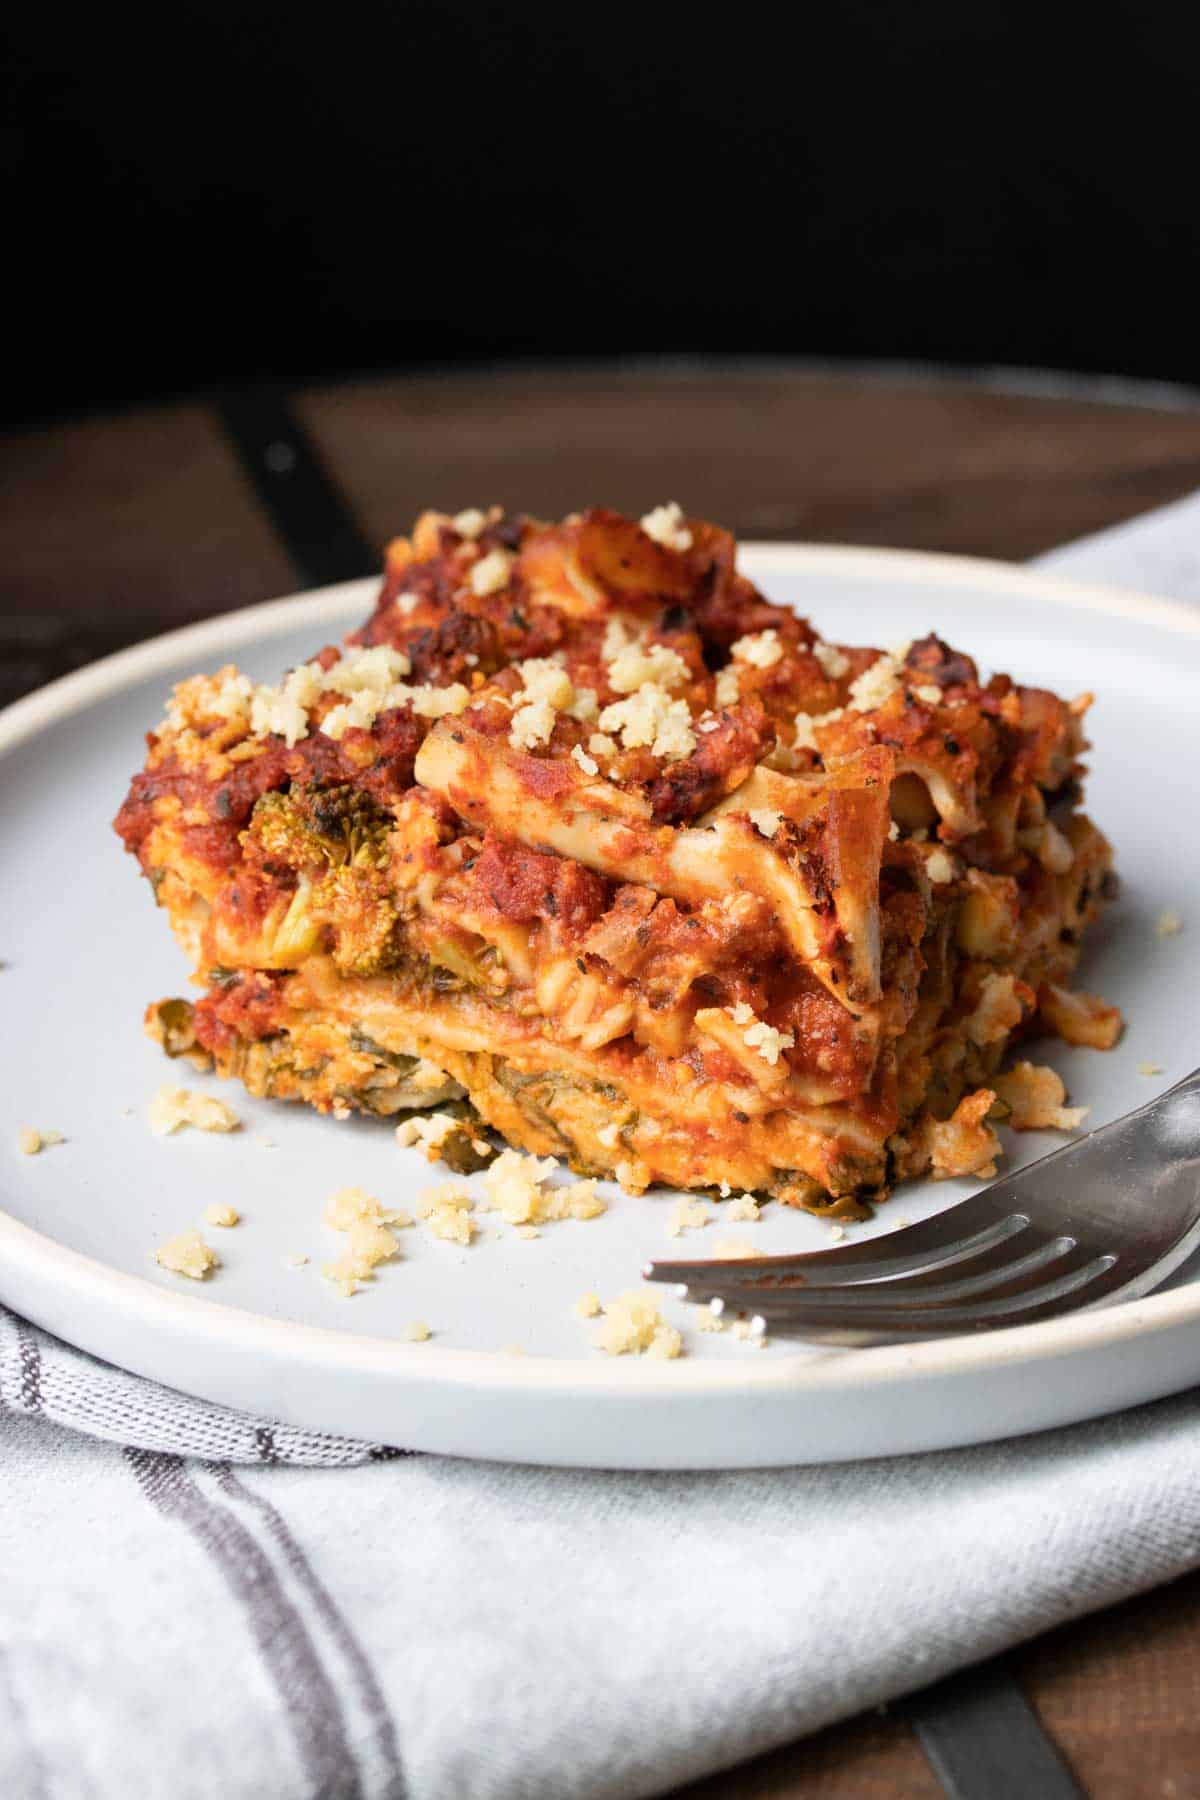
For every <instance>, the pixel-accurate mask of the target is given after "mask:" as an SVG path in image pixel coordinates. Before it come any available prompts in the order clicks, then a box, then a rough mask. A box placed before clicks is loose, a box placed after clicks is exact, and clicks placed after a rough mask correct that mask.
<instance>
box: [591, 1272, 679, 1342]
mask: <svg viewBox="0 0 1200 1800" xmlns="http://www.w3.org/2000/svg"><path fill="white" fill-rule="evenodd" d="M602 1310H603V1314H604V1322H603V1324H602V1325H601V1327H600V1329H599V1331H598V1332H597V1333H596V1347H597V1349H599V1350H604V1351H606V1352H607V1354H608V1355H609V1356H653V1357H660V1358H663V1359H664V1360H669V1359H671V1358H673V1357H676V1356H679V1355H680V1354H681V1353H682V1351H683V1339H682V1337H681V1336H680V1334H679V1332H678V1331H676V1329H675V1327H674V1326H673V1325H668V1324H667V1323H666V1321H665V1320H664V1319H663V1317H662V1314H661V1313H660V1312H659V1310H658V1296H657V1295H656V1294H652V1293H650V1292H648V1291H647V1290H646V1289H642V1288H627V1289H626V1291H625V1292H624V1293H623V1294H619V1295H618V1296H617V1298H616V1299H615V1300H609V1301H606V1302H605V1303H604V1306H603V1308H602Z"/></svg>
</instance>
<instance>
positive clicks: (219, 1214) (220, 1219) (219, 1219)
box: [204, 1200, 242, 1229]
mask: <svg viewBox="0 0 1200 1800" xmlns="http://www.w3.org/2000/svg"><path fill="white" fill-rule="evenodd" d="M241 1216H242V1215H241V1213H240V1212H239V1211H238V1209H237V1207H236V1206H230V1204H229V1202H228V1201H226V1200H218V1201H216V1202H215V1203H214V1204H213V1205H212V1206H206V1207H205V1209H204V1223H205V1224H206V1225H221V1226H224V1227H225V1228H226V1229H227V1228H228V1227H229V1226H231V1225H236V1224H237V1223H238V1222H239V1220H240V1219H241Z"/></svg>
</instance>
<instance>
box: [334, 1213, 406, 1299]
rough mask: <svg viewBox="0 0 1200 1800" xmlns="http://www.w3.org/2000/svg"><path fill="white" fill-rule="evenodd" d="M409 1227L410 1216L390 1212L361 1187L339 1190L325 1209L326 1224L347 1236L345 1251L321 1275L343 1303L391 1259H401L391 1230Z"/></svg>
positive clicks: (396, 1241) (397, 1243)
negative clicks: (330, 1282) (393, 1226)
mask: <svg viewBox="0 0 1200 1800" xmlns="http://www.w3.org/2000/svg"><path fill="white" fill-rule="evenodd" d="M402 1221H403V1222H404V1223H409V1220H408V1215H407V1214H399V1213H395V1212H389V1211H388V1210H387V1209H386V1208H385V1207H384V1206H383V1204H382V1203H381V1202H380V1201H379V1200H377V1199H376V1198H375V1196H374V1195H373V1194H368V1193H367V1192H366V1190H365V1189H363V1188H360V1187H345V1188H339V1189H338V1191H337V1193H336V1194H334V1195H333V1196H332V1197H331V1199H330V1200H329V1202H328V1204H327V1206H326V1208H325V1223H326V1225H328V1226H329V1227H330V1229H331V1230H333V1231H341V1232H344V1233H345V1235H346V1240H347V1242H346V1249H345V1251H344V1252H343V1254H342V1255H341V1256H339V1257H338V1258H337V1259H336V1261H334V1262H329V1263H325V1264H324V1265H323V1266H322V1269H321V1273H322V1275H323V1276H324V1277H325V1279H326V1281H332V1283H333V1285H334V1286H335V1287H336V1288H337V1289H338V1290H339V1292H340V1293H341V1295H342V1297H343V1299H346V1300H348V1299H350V1297H351V1296H352V1295H353V1294H357V1292H358V1290H359V1288H360V1287H361V1286H362V1284H363V1283H364V1281H369V1280H370V1278H371V1274H372V1271H373V1270H374V1269H375V1267H376V1265H377V1264H378V1263H381V1262H387V1260H388V1259H389V1257H393V1256H398V1255H399V1253H400V1244H399V1241H398V1239H397V1238H396V1236H395V1234H394V1232H392V1231H390V1230H389V1229H388V1227H389V1226H392V1225H399V1224H400V1223H401V1222H402Z"/></svg>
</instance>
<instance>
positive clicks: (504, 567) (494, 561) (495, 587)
mask: <svg viewBox="0 0 1200 1800" xmlns="http://www.w3.org/2000/svg"><path fill="white" fill-rule="evenodd" d="M511 568H512V557H511V556H510V555H509V553H508V551H507V550H501V549H500V548H499V546H497V548H496V549H495V550H489V551H488V553H487V555H486V556H481V557H480V559H479V561H478V562H477V563H473V564H472V566H471V573H470V575H469V576H468V577H467V580H468V582H469V584H470V588H471V592H472V593H473V594H475V595H476V596H477V597H478V598H479V599H481V600H482V599H485V598H486V597H487V595H489V594H498V593H499V592H500V589H501V588H504V587H507V586H508V577H509V572H510V570H511Z"/></svg>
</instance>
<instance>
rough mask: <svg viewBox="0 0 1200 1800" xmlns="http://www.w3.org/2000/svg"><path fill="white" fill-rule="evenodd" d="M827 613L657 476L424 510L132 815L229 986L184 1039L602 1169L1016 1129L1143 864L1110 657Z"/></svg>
mask: <svg viewBox="0 0 1200 1800" xmlns="http://www.w3.org/2000/svg"><path fill="white" fill-rule="evenodd" d="M823 623H824V625H825V628H826V629H827V630H829V631H830V636H829V637H827V638H826V637H822V636H820V635H818V633H817V631H816V630H815V629H814V628H813V627H812V626H811V625H809V624H808V623H807V622H806V621H804V620H803V619H800V618H797V617H796V616H795V615H794V614H793V613H792V612H791V611H789V610H787V609H785V608H783V607H780V606H776V605H772V604H770V603H769V602H768V601H767V600H765V599H764V598H763V597H762V596H761V595H760V594H759V593H758V592H757V591H756V590H755V588H754V587H753V586H752V585H751V584H750V582H749V581H747V580H746V579H745V578H744V577H743V576H742V575H740V574H739V573H738V572H737V569H736V567H735V557H734V543H733V540H732V538H731V537H730V536H729V535H728V534H727V533H726V532H724V531H721V530H719V529H717V528H716V527H715V526H713V525H709V524H706V523H704V522H702V521H700V520H698V519H691V518H685V517H684V516H683V515H682V514H681V513H680V512H679V509H678V508H676V507H661V508H658V509H657V510H656V511H655V512H653V513H651V514H648V515H647V516H646V517H645V518H644V519H642V520H641V521H640V522H638V521H635V520H630V519H626V518H623V517H621V516H619V515H617V514H615V513H611V512H607V511H603V510H594V511H591V512H587V513H584V514H581V515H574V516H572V517H570V518H568V519H566V520H565V521H564V522H563V523H562V524H560V525H546V524H542V523H539V522H537V521H534V520H532V519H528V518H523V517H513V516H509V515H504V514H501V513H500V512H499V511H498V510H497V509H493V510H492V511H491V512H488V513H486V514H485V513H482V512H471V513H464V514H460V515H459V516H458V517H457V518H450V517H447V516H444V515H441V514H437V513H427V514H425V515H424V516H423V517H422V518H421V519H420V520H419V521H418V523H417V526H416V528H415V530H414V532H413V535H412V537H411V539H403V538H402V539H398V540H397V541H396V542H394V543H393V544H392V545H391V546H390V548H389V551H388V556H387V567H386V573H385V577H384V580H383V583H382V587H381V590H380V593H379V596H378V600H377V603H376V605H375V608H374V611H373V612H372V614H371V616H370V618H369V619H368V620H367V622H366V624H365V625H364V626H363V627H362V628H361V629H360V630H359V631H357V632H356V633H355V634H354V635H353V636H351V637H350V638H349V639H348V640H347V641H346V642H345V643H344V644H342V645H339V646H331V647H328V648H326V649H324V650H322V651H321V652H320V653H319V654H318V655H317V656H315V657H314V658H313V659H312V661H310V662H309V663H307V664H304V665H302V666H301V667H299V668H297V669H294V670H292V671H290V672H289V673H288V674H287V675H286V676H285V677H284V679H283V680H282V681H281V682H280V683H279V684H278V686H269V687H262V686H259V687H255V686H254V685H253V684H252V683H251V682H250V681H249V680H248V679H247V678H246V677H245V676H243V675H241V674H239V673H238V672H237V670H236V669H234V668H232V667H228V668H224V669H222V670H220V671H218V673H217V674H215V675H211V676H199V677H197V678H195V679H193V680H190V681H186V682H184V683H182V684H181V685H180V686H179V687H178V688H177V689H176V690H175V693H174V696H173V698H172V700H171V702H170V706H169V709H168V712H167V717H166V719H165V721H164V722H163V723H162V724H161V725H160V726H159V728H158V729H157V730H156V731H154V732H152V733H150V734H149V737H148V745H149V754H148V757H147V761H146V766H145V769H144V770H143V772H142V773H141V774H139V775H137V776H136V777H135V778H134V781H133V784H132V787H131V789H130V792H129V796H128V798H127V800H126V802H125V804H124V806H123V807H122V808H121V811H120V814H119V815H118V818H117V821H116V823H117V830H118V831H119V832H120V834H121V836H122V837H123V839H124V841H125V843H126V845H127V846H128V848H129V849H130V850H131V851H133V852H135V853H136V855H137V856H138V858H139V860H140V862H141V865H142V868H143V870H144V871H145V873H146V875H147V876H148V877H149V879H150V881H151V883H152V885H153V889H154V893H155V897H156V899H157V902H158V904H159V905H160V906H161V907H163V908H164V909H165V910H166V912H167V914H168V917H169V919H170V922H171V925H172V928H173V930H174V932H175V934H176V936H177V938H178V939H179V941H180V943H181V944H182V945H183V947H184V949H185V950H186V952H187V954H188V956H189V957H190V958H191V960H192V962H193V965H194V968H195V977H194V979H195V980H196V982H197V983H198V984H199V985H200V987H202V988H203V989H204V990H205V992H204V994H203V997H202V998H200V999H199V1000H198V1001H197V1002H196V1003H195V1004H194V1006H193V1005H191V1004H188V1003H184V1002H178V1001H175V1002H169V1003H162V1004H159V1005H157V1006H156V1007H155V1008H153V1009H152V1013H151V1017H152V1019H153V1020H154V1021H155V1029H156V1032H157V1034H158V1035H159V1036H160V1037H161V1038H162V1039H163V1041H164V1043H165V1045H166V1047H167V1048H168V1049H172V1050H180V1049H186V1050H188V1051H190V1052H193V1053H195V1052H196V1051H200V1052H202V1053H206V1054H207V1055H209V1056H211V1058H212V1059H213V1061H214V1062H215V1065H216V1067H217V1069H218V1070H219V1071H220V1072H221V1073H222V1074H224V1075H228V1076H233V1077H237V1078H238V1079H240V1080H241V1081H243V1082H244V1083H245V1085H246V1086H247V1087H248V1088H249V1089H250V1091H251V1092H252V1093H254V1094H257V1095H269V1096H274V1097H277V1098H280V1099H299V1100H305V1101H307V1102H308V1103H309V1104H311V1105H313V1106H315V1107H317V1108H318V1109H319V1110H320V1111H322V1112H332V1113H334V1114H336V1115H339V1116H344V1115H345V1114H346V1113H347V1112H348V1111H350V1110H352V1109H357V1110H361V1111H366V1112H370V1113H375V1114H378V1115H382V1116H385V1117H389V1116H393V1115H397V1114H401V1113H406V1112H410V1111H413V1110H425V1111H427V1110H429V1109H430V1108H440V1109H441V1110H442V1111H443V1112H444V1111H445V1110H446V1109H447V1107H449V1109H450V1110H451V1112H452V1113H454V1114H455V1115H456V1116H457V1117H459V1118H460V1119H461V1120H462V1121H463V1134H462V1135H463V1138H464V1141H465V1142H467V1143H469V1144H473V1145H474V1150H473V1152H471V1154H477V1155H478V1156H480V1157H482V1156H484V1154H485V1153H486V1150H487V1145H488V1142H489V1141H490V1140H489V1139H488V1137H487V1136H486V1134H485V1131H484V1128H485V1127H488V1128H491V1130H492V1131H493V1132H495V1133H497V1134H499V1136H500V1137H502V1138H503V1139H505V1140H507V1141H508V1143H510V1144H512V1145H515V1146H517V1147H519V1148H521V1149H523V1150H527V1151H531V1152H536V1153H537V1154H539V1155H546V1154H550V1155H557V1156H561V1157H563V1158H565V1159H566V1160H567V1161H568V1162H569V1164H570V1165H571V1167H572V1168H574V1169H576V1170H577V1171H579V1172H581V1173H586V1174H605V1175H609V1174H615V1175H616V1176H617V1177H618V1179H619V1180H620V1181H621V1182H622V1183H623V1184H624V1185H625V1186H626V1187H627V1188H629V1189H632V1190H639V1189H642V1188H644V1187H646V1186H648V1185H649V1184H651V1183H666V1184H669V1185H671V1186H673V1187H684V1188H697V1187H700V1188H720V1187H721V1186H722V1184H728V1187H730V1188H737V1189H746V1190H756V1191H759V1192H766V1193H771V1194H774V1195H776V1196H778V1197H779V1198H781V1199H783V1200H785V1201H790V1202H792V1203H795V1204H800V1205H807V1206H817V1207H828V1206H832V1205H835V1204H838V1203H841V1204H842V1206H843V1207H849V1206H852V1205H853V1204H854V1203H855V1202H856V1201H860V1200H861V1199H863V1198H865V1197H873V1198H878V1197H881V1196H882V1195H883V1194H885V1193H886V1192H887V1191H888V1190H889V1188H890V1187H891V1185H892V1184H893V1183H894V1182H895V1181H896V1180H897V1179H899V1178H901V1177H904V1176H909V1175H914V1174H918V1173H921V1172H923V1171H925V1170H927V1169H928V1168H929V1167H930V1166H931V1164H932V1166H933V1168H934V1171H935V1172H963V1171H965V1170H966V1169H967V1168H969V1167H982V1166H986V1164H987V1161H988V1156H989V1154H990V1151H991V1150H992V1149H994V1146H995V1139H994V1137H993V1136H992V1134H991V1131H990V1127H989V1126H988V1124H987V1115H989V1114H991V1115H992V1116H993V1117H994V1116H995V1115H996V1112H997V1111H998V1110H999V1108H998V1107H997V1106H996V1105H994V1104H993V1099H994V1095H993V1092H992V1091H991V1090H989V1089H988V1088H987V1082H988V1078H989V1076H990V1075H991V1074H992V1073H993V1071H995V1070H996V1068H997V1066H998V1064H999V1062H1000V1059H1001V1057H1002V1056H1003V1054H1004V1052H1005V1050H1006V1048H1007V1047H1008V1045H1009V1043H1010V1042H1011V1041H1012V1039H1013V1038H1014V1037H1016V1036H1018V1035H1020V1034H1022V1033H1025V1032H1027V1031H1029V1030H1030V1029H1031V1028H1032V1027H1033V1026H1034V1025H1035V1023H1040V1025H1041V1026H1042V1027H1043V1028H1044V1027H1046V1026H1049V1027H1050V1028H1051V1029H1054V1030H1059V1031H1061V1032H1063V1033H1065V1034H1066V1035H1068V1036H1071V1037H1072V1038H1073V1039H1074V1040H1075V1041H1077V1042H1089V1043H1094V1044H1096V1045H1098V1046H1103V1045H1105V1044H1107V1043H1111V1042H1112V1040H1113V1038H1114V1036H1115V1033H1116V1030H1117V1027H1118V1021H1117V1018H1116V1015H1115V1013H1113V1012H1112V1010H1111V1009H1109V1008H1105V1007H1104V1006H1103V1005H1102V1004H1101V1003H1100V1002H1098V1001H1095V1000H1092V999H1090V998H1089V997H1087V996H1086V995H1084V996H1079V995H1073V994H1071V993H1070V991H1069V990H1068V987H1067V983H1068V980H1069V978H1070V976H1071V973H1072V970H1073V969H1074V966H1075V963H1076V959H1077V957H1078V955H1079V945H1080V940H1081V937H1082V934H1083V932H1084V930H1085V928H1086V927H1087V926H1088V924H1089V923H1090V922H1091V921H1092V919H1093V918H1094V917H1095V915H1096V912H1097V909H1098V906H1099V904H1100V902H1101V900H1102V899H1103V898H1104V897H1105V896H1106V895H1107V894H1108V893H1109V892H1110V891H1111V887H1112V876H1111V874H1110V872H1109V865H1110V852H1109V847H1108V845H1107V843H1106V842H1105V840H1104V838H1103V837H1102V836H1101V834H1100V833H1099V831H1097V829H1096V828H1095V827H1094V826H1093V825H1092V824H1091V823H1090V821H1089V820H1088V819H1087V818H1086V817H1085V816H1084V815H1083V813H1082V812H1081V811H1080V810H1079V800H1080V777H1081V773H1082V770H1081V765H1080V761H1079V758H1080V754H1081V752H1082V751H1083V750H1084V748H1085V743H1084V738H1083V731H1082V721H1083V715H1084V712H1085V710H1086V707H1087V703H1088V700H1087V697H1086V696H1085V697H1083V698H1082V699H1076V700H1071V701H1064V700H1061V699H1059V698H1057V697H1056V696H1055V695H1054V694H1051V693H1048V692H1045V691H1044V690H1042V689H1040V688H1031V687H1021V686H1018V685H1016V684H1015V683H1014V682H1013V681H1011V680H1010V679H1009V677H1008V676H1006V675H995V676H992V677H991V679H990V680H988V681H986V682H983V681H981V679H980V675H979V672H978V670H977V669H976V666H975V664H974V663H973V662H972V661H971V659H970V657H969V656H966V655H964V654H962V653H960V652H958V651H955V650H952V649H950V648H949V647H948V646H947V645H946V644H944V643H943V642H941V641H940V640H939V639H938V638H937V637H936V636H933V635H927V636H924V637H921V638H919V639H917V640H916V641H914V642H910V643H906V644H899V645H895V646H893V647H892V648H890V649H882V648H879V647H873V648H866V647H857V646H854V645H853V644H850V643H845V642H843V641H842V640H843V639H844V638H848V637H851V636H852V635H853V626H854V620H853V618H849V617H843V618H840V619H839V618H829V619H826V620H824V622H823Z"/></svg>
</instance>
